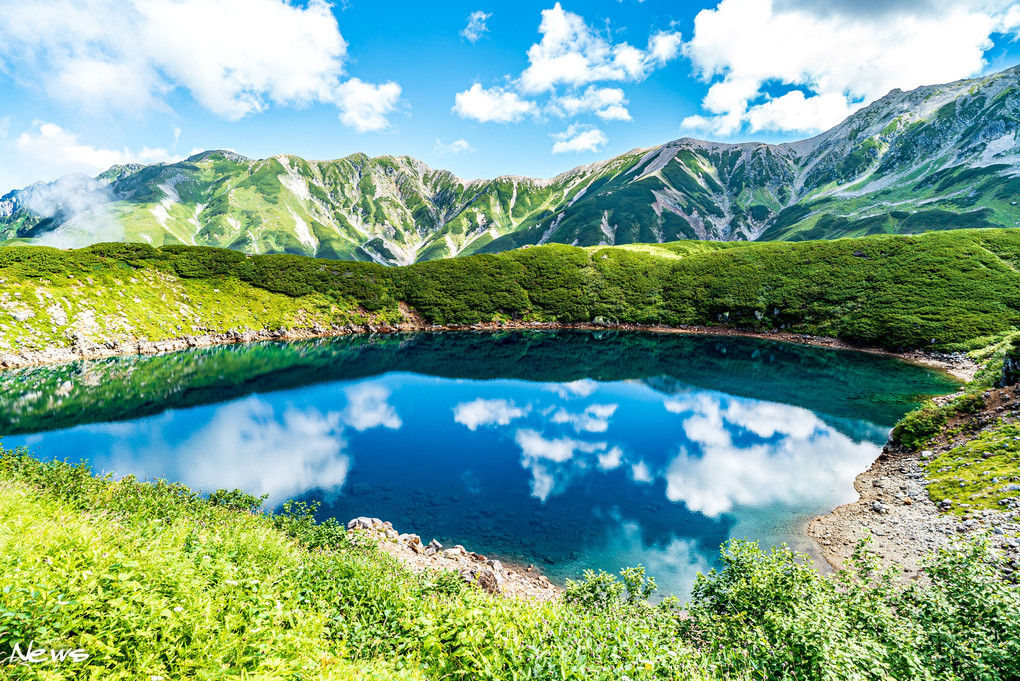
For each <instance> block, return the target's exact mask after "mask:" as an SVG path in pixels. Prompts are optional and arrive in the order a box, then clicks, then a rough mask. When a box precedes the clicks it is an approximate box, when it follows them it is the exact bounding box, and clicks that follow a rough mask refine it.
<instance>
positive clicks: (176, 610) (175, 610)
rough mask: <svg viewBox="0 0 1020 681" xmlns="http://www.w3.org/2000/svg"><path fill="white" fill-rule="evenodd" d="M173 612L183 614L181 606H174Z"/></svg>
mask: <svg viewBox="0 0 1020 681" xmlns="http://www.w3.org/2000/svg"><path fill="white" fill-rule="evenodd" d="M174 612H184V608H182V607H181V606H179V605H178V606H175V607H174Z"/></svg>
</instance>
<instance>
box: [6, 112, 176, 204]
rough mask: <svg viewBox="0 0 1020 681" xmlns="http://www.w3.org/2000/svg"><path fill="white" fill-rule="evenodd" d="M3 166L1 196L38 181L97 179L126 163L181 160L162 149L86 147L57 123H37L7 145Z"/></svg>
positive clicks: (88, 145)
mask: <svg viewBox="0 0 1020 681" xmlns="http://www.w3.org/2000/svg"><path fill="white" fill-rule="evenodd" d="M4 157H5V158H3V162H0V195H2V194H4V193H5V192H6V190H8V189H20V188H21V187H25V186H27V185H29V184H31V183H32V182H35V181H37V180H42V181H52V180H56V179H57V178H59V177H62V176H64V175H68V174H70V173H84V174H85V175H88V176H90V177H91V176H95V175H97V174H99V173H101V172H103V171H104V170H107V169H108V168H109V167H110V166H113V165H118V164H124V163H160V162H168V163H169V162H175V161H179V160H181V157H180V156H178V155H176V154H173V153H171V152H170V151H168V150H167V149H164V148H162V147H157V148H150V147H143V148H142V149H138V150H132V149H128V148H123V149H107V148H103V147H97V146H95V145H92V144H86V143H84V142H83V141H82V140H81V136H80V135H78V134H77V133H74V132H72V131H70V130H67V129H65V128H62V127H60V126H59V125H56V124H54V123H47V122H44V121H35V122H34V123H33V124H32V127H31V128H30V129H29V130H26V131H25V132H23V133H21V134H20V135H18V136H17V137H16V138H14V139H13V140H11V141H10V142H9V144H8V145H7V150H6V153H5V154H4Z"/></svg>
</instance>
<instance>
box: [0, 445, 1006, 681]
mask: <svg viewBox="0 0 1020 681" xmlns="http://www.w3.org/2000/svg"><path fill="white" fill-rule="evenodd" d="M260 502H261V500H259V499H255V498H253V497H251V496H249V495H246V494H244V493H242V492H239V491H234V492H230V493H228V492H225V491H221V492H217V493H214V494H212V495H210V496H208V497H203V496H200V495H198V494H196V493H194V492H192V491H191V490H189V489H187V488H185V487H183V486H181V485H176V484H171V483H167V482H164V481H155V482H142V481H137V480H134V479H132V478H126V479H123V480H113V479H111V478H109V477H95V476H93V475H92V474H91V473H90V472H89V470H88V468H87V467H86V466H84V465H71V464H67V463H62V462H48V463H42V462H40V461H38V460H37V459H35V458H33V457H32V456H30V455H29V454H28V453H27V452H24V451H13V452H12V451H3V450H0V528H2V530H0V592H2V593H3V597H2V600H0V650H10V649H11V648H12V646H13V645H14V644H20V645H22V646H24V645H25V644H26V643H27V642H29V641H35V642H36V645H37V646H42V647H47V648H61V647H73V648H81V649H83V650H85V651H87V652H88V653H89V655H90V658H89V659H88V660H86V661H85V662H83V663H80V664H70V663H67V664H62V665H61V664H52V663H47V664H38V665H32V666H24V665H22V666H14V667H11V666H8V667H6V668H5V669H3V671H2V674H4V675H5V678H14V679H139V678H141V679H153V678H158V677H163V678H164V679H175V680H176V679H373V678H378V679H440V678H442V679H472V680H476V679H535V680H538V679H543V680H544V679H605V680H607V681H608V680H610V679H612V680H614V681H615V680H616V679H623V678H629V679H632V680H637V679H706V680H707V679H720V680H721V679H729V680H740V679H761V678H798V679H816V678H817V679H834V680H835V679H848V680H849V679H876V680H878V679H887V678H898V679H948V678H953V679H1008V678H1015V676H1016V675H1017V674H1018V673H1020V666H1018V665H1020V663H1018V660H1020V634H1018V631H1020V591H1018V587H1017V586H1015V585H1011V584H1007V583H1004V582H1002V581H1001V580H999V579H998V577H997V576H996V570H997V569H998V567H999V566H998V564H997V560H998V559H996V558H995V557H994V556H993V555H991V554H989V553H988V552H987V550H986V549H985V548H983V547H982V546H980V545H974V546H971V547H968V548H966V549H963V550H958V551H950V552H943V553H942V554H940V555H938V556H936V557H934V558H933V560H932V562H931V565H930V575H931V583H930V584H927V585H921V584H911V585H908V586H899V585H896V584H895V583H894V582H893V575H892V574H891V573H890V574H885V573H878V572H876V571H875V565H874V563H873V561H872V560H871V559H870V558H869V557H868V554H867V553H866V552H865V550H864V547H863V546H862V547H861V549H860V550H859V552H858V555H857V557H856V559H855V563H854V564H853V565H851V566H850V570H849V571H848V572H846V573H844V574H842V575H841V576H838V577H827V576H822V575H820V574H819V573H818V572H817V571H816V570H815V569H814V568H813V567H812V566H810V565H809V564H806V563H805V562H804V559H803V557H799V556H796V555H795V554H793V553H792V552H790V551H788V550H786V549H777V550H775V551H772V552H763V551H761V550H760V549H758V548H757V546H756V545H754V544H750V543H744V542H740V543H734V544H731V545H729V546H727V547H725V549H724V552H723V563H724V568H723V569H722V570H721V571H720V572H714V571H713V572H711V573H709V574H707V575H704V576H702V577H701V578H699V580H698V582H697V585H696V586H695V589H694V596H693V599H692V601H691V603H689V604H688V606H687V611H686V613H683V612H681V610H680V609H679V607H678V606H679V604H678V603H677V602H676V600H675V599H670V598H667V599H665V600H663V601H662V602H661V603H660V604H659V605H654V606H653V605H650V604H649V603H648V602H647V601H646V600H645V598H646V597H647V596H648V595H649V594H650V593H651V591H652V590H653V589H654V585H653V584H651V583H649V581H648V580H646V579H645V578H644V576H643V571H641V570H640V569H632V570H626V571H624V572H623V574H622V579H618V578H616V577H614V576H611V575H607V574H605V573H602V574H589V575H587V576H586V578H585V579H584V580H581V581H579V582H573V583H570V584H569V585H568V588H567V593H566V596H565V598H564V599H563V600H562V601H561V602H558V603H553V604H537V603H531V602H520V601H513V600H504V599H498V598H492V597H489V596H488V595H486V594H484V593H483V592H481V591H477V590H475V589H471V588H468V587H466V586H464V585H463V584H462V582H461V581H460V579H459V578H458V577H457V576H456V575H451V574H449V573H430V574H426V575H419V576H415V575H413V574H411V573H410V572H408V571H406V570H404V569H403V568H401V567H400V566H399V565H397V564H396V563H395V562H394V560H393V559H392V558H390V557H388V556H387V555H385V554H384V553H382V552H380V551H379V550H377V549H376V548H375V547H374V546H372V545H367V544H364V543H363V542H362V541H359V540H358V539H357V538H352V537H351V536H349V535H348V534H346V533H344V532H343V530H342V529H341V528H339V527H338V526H337V525H336V524H335V523H333V522H329V521H328V522H326V523H316V522H315V521H314V520H313V519H312V515H311V514H312V512H313V511H314V508H311V507H308V506H305V505H303V504H290V505H287V506H286V507H285V509H284V512H283V513H281V514H278V515H267V514H264V513H262V512H260V511H259V510H258V506H259V504H260ZM0 664H3V662H0Z"/></svg>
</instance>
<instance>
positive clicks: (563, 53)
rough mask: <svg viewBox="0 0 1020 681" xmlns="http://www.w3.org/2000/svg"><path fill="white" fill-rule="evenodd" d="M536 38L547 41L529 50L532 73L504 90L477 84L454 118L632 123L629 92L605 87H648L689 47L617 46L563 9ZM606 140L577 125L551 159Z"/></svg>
mask: <svg viewBox="0 0 1020 681" xmlns="http://www.w3.org/2000/svg"><path fill="white" fill-rule="evenodd" d="M538 31H539V34H540V36H541V38H540V39H539V41H538V42H536V43H534V44H532V45H531V47H530V48H529V49H528V66H527V67H526V68H525V69H524V70H523V71H522V72H521V73H520V74H518V75H517V76H515V77H511V76H507V83H506V85H503V86H498V87H493V88H488V89H487V88H484V87H483V86H482V85H481V84H480V83H475V84H474V85H472V86H471V87H470V88H469V89H468V90H465V91H463V92H459V93H457V95H456V97H455V102H456V103H455V105H454V107H453V111H454V112H455V113H457V114H458V115H460V116H461V117H463V118H471V119H473V120H477V121H479V122H483V123H485V122H500V123H514V122H518V121H520V120H522V119H523V118H524V116H525V115H532V114H537V113H538V111H539V110H540V108H541V109H542V110H545V111H549V112H551V113H554V114H557V115H561V116H576V115H580V114H587V115H594V116H597V117H598V118H599V119H601V120H603V121H629V120H631V115H630V112H629V111H628V110H627V106H626V105H627V99H626V97H625V95H624V92H623V90H622V89H620V88H618V87H607V86H606V85H604V84H606V83H624V82H627V83H636V82H639V81H642V80H644V79H645V78H647V77H648V75H649V74H650V73H652V71H654V70H655V69H658V68H661V67H663V66H665V65H666V64H667V63H669V62H670V61H673V60H674V59H676V58H677V56H678V55H679V54H680V51H681V46H682V44H683V43H682V40H681V36H680V33H679V32H677V31H672V30H659V31H657V32H655V33H653V34H651V35H650V36H649V37H648V41H647V45H646V46H645V47H643V48H642V47H636V46H634V45H631V44H630V43H627V42H614V41H613V40H612V39H611V38H610V37H608V36H607V35H604V34H603V33H602V32H600V31H597V30H595V29H594V28H592V27H591V26H590V25H589V24H588V23H587V22H586V21H585V19H584V17H582V16H581V15H579V14H574V13H573V12H568V11H566V10H564V9H563V7H562V5H561V4H560V3H558V2H557V3H556V4H555V5H554V6H553V7H552V8H550V9H546V10H542V18H541V21H540V23H539V27H538ZM599 83H602V84H603V85H599ZM543 98H544V101H542V103H541V107H540V106H539V103H538V102H539V101H540V100H542V99H543ZM608 141H609V140H608V137H607V136H606V134H605V133H604V132H602V131H601V130H598V129H597V128H593V127H591V126H581V127H577V128H575V127H574V126H571V129H570V130H568V131H567V132H565V133H560V135H557V136H556V142H555V143H554V145H553V152H554V153H564V152H568V151H574V152H579V151H597V150H600V149H602V148H603V147H604V146H605V145H606V143H607V142H608Z"/></svg>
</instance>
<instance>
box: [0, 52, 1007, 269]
mask: <svg viewBox="0 0 1020 681" xmlns="http://www.w3.org/2000/svg"><path fill="white" fill-rule="evenodd" d="M1018 132H1020V67H1018V68H1013V69H1010V70H1007V71H1003V72H1001V73H998V74H994V75H991V76H987V77H983V78H978V79H973V80H964V81H959V82H956V83H950V84H946V85H937V86H927V87H921V88H918V89H916V90H913V91H910V92H902V91H900V90H894V91H892V92H890V93H889V94H888V95H886V96H885V97H883V98H882V99H880V100H878V101H876V102H874V103H873V104H871V105H870V106H868V107H866V108H864V109H862V110H861V111H858V112H857V113H855V114H853V115H852V116H850V117H849V118H847V119H846V120H845V121H844V122H843V123H841V124H839V125H838V126H836V127H835V128H833V129H831V130H829V131H827V132H824V133H822V134H821V135H818V136H817V137H813V138H811V139H808V140H802V141H799V142H792V143H787V144H778V145H776V144H763V143H755V142H749V143H743V144H722V143H716V142H706V141H702V140H696V139H691V138H683V139H679V140H674V141H672V142H668V143H666V144H663V145H661V146H657V147H653V148H650V149H635V150H633V151H630V152H628V153H626V154H623V155H621V156H618V157H616V158H612V159H608V160H605V161H601V162H598V163H594V164H591V165H587V166H581V167H578V168H574V169H573V170H570V171H568V172H565V173H562V174H560V175H557V176H556V177H554V178H552V179H549V180H539V179H531V178H522V177H513V176H504V177H499V178H496V179H494V180H472V181H465V180H462V179H460V178H458V177H456V176H454V175H453V174H452V173H450V172H448V171H445V170H436V169H433V168H430V167H429V166H427V165H425V164H424V163H422V162H421V161H418V160H416V159H414V158H410V157H407V156H398V157H392V156H384V157H381V158H369V157H367V156H365V155H364V154H354V155H351V156H348V157H345V158H342V159H337V160H332V161H307V160H305V159H301V158H298V157H296V156H287V155H280V156H275V157H272V158H268V159H262V160H252V159H248V158H245V157H243V156H240V155H238V154H235V153H233V152H228V151H207V152H203V153H201V154H196V155H194V156H192V157H190V158H188V159H187V160H185V161H182V162H180V163H174V164H158V165H153V166H116V167H114V168H111V169H110V170H109V171H107V172H105V173H103V174H102V175H100V176H99V177H97V178H94V179H93V178H87V177H84V176H75V177H70V178H63V179H61V180H58V181H57V182H54V183H50V184H42V183H37V184H35V185H32V186H31V187H28V188H26V189H23V190H20V191H14V192H10V193H9V194H7V195H6V196H3V197H0V238H13V237H21V238H32V239H38V240H40V241H41V242H43V243H49V244H51V245H84V244H86V243H93V242H95V241H98V240H105V241H111V240H117V239H124V238H125V231H124V229H123V227H122V224H125V223H128V222H129V223H130V224H131V232H132V233H133V234H138V235H139V236H138V237H137V238H139V239H142V240H145V241H146V242H148V243H151V244H153V245H156V246H159V245H162V244H170V243H184V244H196V245H206V246H221V247H228V248H234V249H238V250H244V251H247V252H250V253H281V252H287V253H302V254H305V255H316V256H319V257H326V258H342V259H356V260H372V261H376V262H380V263H384V264H391V265H398V264H407V263H411V262H415V261H419V260H428V259H433V258H440V257H452V256H458V255H467V254H471V253H476V252H495V251H500V250H508V249H512V248H517V247H520V246H525V245H530V244H539V243H547V242H558V243H565V244H576V245H580V246H596V245H599V244H627V243H640V242H644V243H648V242H663V241H674V240H677V239H715V240H737V239H740V240H744V239H747V240H754V239H804V238H834V237H840V236H852V235H863V234H873V233H880V232H901V233H916V232H918V231H923V230H926V229H950V228H956V227H961V226H967V227H980V226H1011V227H1012V226H1015V225H1016V224H1020V207H1018V206H1017V205H1016V204H1017V201H1015V200H1013V201H1011V200H1010V199H1012V198H1013V197H1015V196H1016V194H1017V191H1018V190H1017V182H1018V180H1017V177H1018V175H1020V143H1018V140H1017V133H1018Z"/></svg>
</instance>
